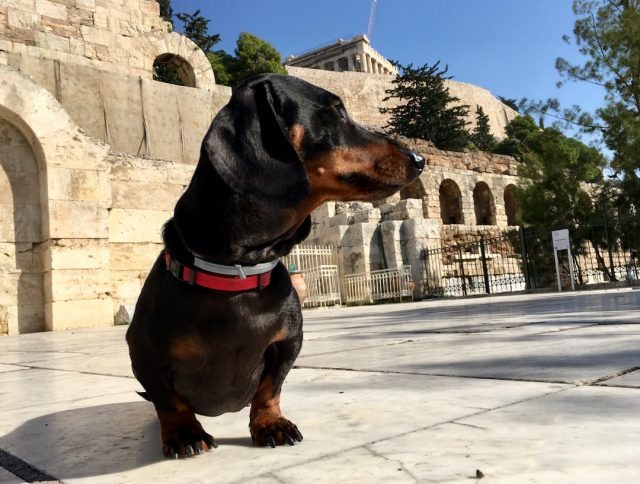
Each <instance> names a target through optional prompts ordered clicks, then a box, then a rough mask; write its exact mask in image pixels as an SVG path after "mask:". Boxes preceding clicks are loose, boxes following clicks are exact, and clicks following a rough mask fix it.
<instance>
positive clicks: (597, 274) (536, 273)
mask: <svg viewBox="0 0 640 484" xmlns="http://www.w3.org/2000/svg"><path fill="white" fill-rule="evenodd" d="M569 235H570V239H571V251H572V254H573V260H572V262H573V266H574V284H575V286H577V287H580V286H582V287H586V286H588V285H597V284H611V283H616V284H618V285H621V284H622V285H640V227H639V225H638V221H637V220H635V219H631V220H617V221H615V222H608V223H596V224H593V225H581V226H576V227H573V228H570V229H569ZM422 260H423V269H424V272H423V278H424V280H423V281H422V282H423V284H422V286H423V287H424V295H425V296H469V295H474V294H483V293H486V294H496V293H501V292H517V291H524V290H535V289H544V288H553V287H555V285H556V275H555V271H556V269H555V261H554V256H553V243H552V238H551V229H547V228H544V229H534V228H520V229H519V230H518V229H514V230H511V231H508V232H505V233H504V234H503V235H500V236H498V237H492V238H484V237H483V236H479V237H478V240H476V241H474V242H471V243H468V244H459V245H457V244H451V245H448V246H443V247H440V248H433V249H428V250H425V251H424V252H423V254H422ZM559 261H560V279H561V281H562V283H563V284H564V285H565V286H570V282H571V281H570V280H569V278H570V275H569V262H568V260H567V252H560V256H559Z"/></svg>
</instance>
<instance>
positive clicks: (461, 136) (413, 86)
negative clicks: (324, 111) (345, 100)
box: [380, 61, 469, 151]
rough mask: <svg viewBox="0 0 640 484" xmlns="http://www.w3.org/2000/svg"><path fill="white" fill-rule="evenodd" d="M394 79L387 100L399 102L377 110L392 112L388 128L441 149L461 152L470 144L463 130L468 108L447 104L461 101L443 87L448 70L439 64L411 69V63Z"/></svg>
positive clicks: (467, 134)
mask: <svg viewBox="0 0 640 484" xmlns="http://www.w3.org/2000/svg"><path fill="white" fill-rule="evenodd" d="M396 65H397V66H398V67H399V68H400V69H401V71H402V74H399V75H398V76H397V77H396V78H395V79H394V80H393V84H394V86H395V87H394V88H393V89H388V90H387V91H386V94H387V97H386V98H384V99H383V101H388V100H389V99H394V98H395V99H398V100H400V104H399V105H398V106H396V107H394V108H380V112H381V113H391V118H390V120H389V124H388V126H386V127H387V128H389V129H390V131H391V132H392V133H396V134H399V135H402V136H406V137H408V138H420V139H425V140H427V141H431V142H433V143H434V144H435V145H436V147H438V148H440V149H443V150H452V151H461V150H462V149H464V148H465V147H466V146H467V144H468V141H469V133H468V132H467V130H466V116H467V113H468V108H469V107H468V106H466V105H456V106H452V107H449V105H450V104H452V103H456V102H458V101H460V100H459V99H458V98H456V97H454V96H452V95H451V94H449V90H448V89H447V87H446V86H445V80H447V79H451V77H445V74H446V73H447V71H448V68H447V67H445V68H444V69H442V70H440V61H438V62H437V63H436V64H435V65H433V66H430V65H428V64H425V65H423V66H422V67H417V68H414V67H413V64H409V65H408V66H401V65H399V64H397V63H396Z"/></svg>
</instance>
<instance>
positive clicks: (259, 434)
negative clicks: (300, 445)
mask: <svg viewBox="0 0 640 484" xmlns="http://www.w3.org/2000/svg"><path fill="white" fill-rule="evenodd" d="M249 429H250V430H251V439H252V440H253V441H254V442H255V443H256V444H257V445H260V446H262V447H266V446H269V447H272V448H274V447H275V446H276V445H283V444H285V443H286V444H289V445H293V443H294V441H297V442H302V434H301V433H300V431H299V430H298V427H296V425H295V424H294V423H293V422H290V421H289V420H287V419H286V418H284V417H280V416H274V417H272V418H269V417H263V418H257V419H255V420H254V421H253V422H251V423H250V424H249Z"/></svg>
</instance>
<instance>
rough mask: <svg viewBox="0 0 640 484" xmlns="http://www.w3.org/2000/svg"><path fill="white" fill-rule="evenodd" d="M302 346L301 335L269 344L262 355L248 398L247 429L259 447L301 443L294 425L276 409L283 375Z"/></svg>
mask: <svg viewBox="0 0 640 484" xmlns="http://www.w3.org/2000/svg"><path fill="white" fill-rule="evenodd" d="M301 347H302V335H301V334H300V336H299V337H295V338H290V339H286V340H283V341H280V342H277V343H274V344H272V345H271V346H269V348H268V349H267V352H266V354H265V368H264V371H263V372H262V377H261V379H260V385H259V386H258V390H257V392H256V394H255V395H254V397H253V399H252V400H251V412H250V414H249V430H250V431H251V438H252V439H253V441H254V442H255V443H256V444H257V445H260V446H270V447H275V446H276V445H282V444H285V443H287V444H289V445H293V443H294V441H297V442H301V441H302V434H301V433H300V431H299V430H298V427H297V426H296V425H295V424H294V423H292V422H290V421H289V420H287V419H286V418H284V417H283V416H282V412H281V411H280V391H281V389H282V383H283V382H284V379H285V377H286V376H287V374H288V373H289V370H291V368H292V367H293V363H294V361H295V359H296V357H297V356H298V353H300V348H301Z"/></svg>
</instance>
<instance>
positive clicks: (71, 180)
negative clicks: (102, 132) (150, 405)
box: [0, 65, 113, 331]
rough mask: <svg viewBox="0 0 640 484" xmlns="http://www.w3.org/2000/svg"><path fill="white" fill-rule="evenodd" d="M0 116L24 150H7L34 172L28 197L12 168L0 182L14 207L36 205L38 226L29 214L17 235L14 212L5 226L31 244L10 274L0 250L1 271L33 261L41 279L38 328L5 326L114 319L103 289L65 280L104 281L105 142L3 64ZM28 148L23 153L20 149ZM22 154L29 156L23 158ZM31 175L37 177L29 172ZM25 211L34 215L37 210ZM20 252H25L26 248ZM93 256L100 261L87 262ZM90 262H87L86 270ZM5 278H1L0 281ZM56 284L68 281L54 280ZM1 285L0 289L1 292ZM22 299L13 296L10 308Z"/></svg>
mask: <svg viewBox="0 0 640 484" xmlns="http://www.w3.org/2000/svg"><path fill="white" fill-rule="evenodd" d="M0 119H2V120H3V121H2V122H3V126H5V130H6V131H7V132H8V133H9V132H11V134H10V135H9V136H11V138H12V139H17V140H18V141H17V142H16V143H18V144H19V145H20V146H21V149H22V151H20V150H17V151H16V150H11V153H15V152H18V153H21V154H20V155H19V156H18V158H19V159H20V160H21V161H19V163H21V165H20V166H23V167H24V166H26V165H25V163H28V165H29V167H30V168H28V169H27V168H25V170H27V172H28V173H30V174H31V173H35V172H37V183H34V182H33V181H32V182H31V183H32V185H33V188H31V189H30V190H29V198H28V199H26V201H21V199H20V197H21V196H22V195H16V193H15V192H16V184H20V183H21V181H20V176H19V175H14V174H13V173H12V174H11V175H6V176H5V181H4V184H5V185H6V184H9V185H11V190H12V194H11V200H12V204H14V206H15V205H16V200H18V203H17V205H19V206H26V205H35V204H36V203H37V205H38V208H39V231H38V230H37V229H34V228H33V226H34V225H38V220H37V219H38V217H36V216H34V215H33V214H32V215H31V216H30V221H29V222H28V223H29V224H31V225H30V227H31V228H30V229H27V230H31V231H32V232H31V234H30V235H31V237H23V236H22V235H21V231H22V230H23V229H21V228H20V227H21V226H22V224H23V221H22V220H21V219H19V218H20V217H22V214H21V213H20V212H19V211H14V216H13V220H12V222H11V224H12V228H10V229H8V230H9V231H10V230H14V232H15V234H18V235H19V236H17V237H16V238H17V239H22V238H26V239H27V240H26V241H25V243H30V244H32V253H31V255H32V257H31V259H32V261H31V262H29V261H26V262H25V261H22V260H19V257H22V255H20V256H18V251H16V256H15V264H14V266H11V265H10V264H11V261H9V266H8V267H9V271H5V267H6V266H5V264H4V262H6V261H4V260H3V259H2V256H1V254H2V253H3V252H2V251H0V275H1V276H4V275H5V273H6V272H10V270H11V268H12V267H13V268H14V270H15V271H16V272H17V270H18V267H17V266H19V267H20V272H25V273H27V274H28V273H29V272H27V270H26V269H25V267H27V268H28V267H29V266H28V264H29V263H31V264H36V261H37V265H33V266H32V267H33V270H34V271H36V272H39V273H40V275H41V277H42V283H41V287H42V291H43V293H44V319H42V318H41V319H40V323H41V326H40V327H37V328H33V327H25V328H22V327H21V326H20V324H18V325H17V327H16V322H15V318H14V323H13V326H12V327H10V328H9V329H13V330H16V331H23V330H24V331H32V330H38V329H48V330H53V329H67V328H70V327H82V326H86V325H94V326H95V325H106V324H113V307H112V302H111V300H110V299H107V298H106V297H104V293H105V291H104V290H102V289H99V290H98V289H95V287H96V286H95V285H92V284H73V283H69V280H70V278H71V279H72V280H73V278H75V280H76V281H77V280H79V279H81V278H84V280H85V281H93V280H95V279H97V278H98V277H103V278H104V276H105V274H106V273H107V272H108V257H102V254H99V253H98V252H97V250H94V248H95V247H97V246H99V245H100V244H105V243H106V241H107V239H108V216H109V212H108V209H109V203H110V197H111V194H110V190H108V172H107V168H108V167H107V164H106V161H105V159H106V155H107V152H108V146H106V145H104V144H102V143H100V142H98V141H95V140H93V139H90V138H89V137H88V136H86V134H85V133H84V132H83V131H81V130H80V129H79V128H78V127H77V126H76V125H75V124H74V123H73V122H72V121H71V118H70V117H69V115H68V114H67V112H66V111H65V110H64V108H62V106H61V105H60V103H59V102H58V101H56V100H55V99H54V98H53V97H52V96H51V94H50V93H49V92H48V91H47V90H46V89H44V88H43V87H42V86H40V85H38V84H36V83H35V82H33V81H32V80H31V79H30V78H29V77H27V76H26V75H24V74H22V73H20V72H18V71H16V70H14V69H12V68H10V67H7V66H1V65H0ZM9 125H10V127H9V128H6V126H9ZM16 133H19V134H20V136H18V135H17V134H16ZM27 145H28V146H29V150H27V149H26V146H27ZM16 146H17V145H16ZM29 152H30V154H29ZM5 159H8V158H5ZM26 159H29V160H30V161H28V162H25V160H26ZM13 161H14V162H15V160H13ZM10 163H11V162H10V161H4V166H3V170H4V172H7V171H15V170H13V168H12V169H9V170H7V168H8V167H9V166H10ZM14 164H15V163H14ZM34 166H35V167H37V168H34ZM23 171H24V170H23ZM30 176H31V175H30ZM31 178H32V179H35V176H31ZM20 190H22V188H20ZM36 194H37V195H36ZM36 200H37V202H36ZM12 210H13V208H12ZM31 210H32V212H33V210H35V208H33V209H31ZM2 212H3V213H4V210H3V211H2ZM34 220H35V222H34ZM6 231H7V230H6V229H5V232H6ZM34 239H35V240H34ZM18 242H20V243H21V242H22V241H21V240H18ZM38 242H39V243H38ZM34 244H35V245H34ZM7 246H8V247H9V248H11V246H13V247H14V250H16V249H15V248H16V247H18V246H17V245H16V243H15V241H13V242H8V245H7ZM18 249H19V247H18ZM36 252H37V253H36ZM25 254H27V256H29V252H28V251H27V252H26V253H25ZM91 258H93V261H95V260H99V262H98V263H94V262H91V260H90V259H91ZM21 264H26V265H21ZM89 264H92V266H91V267H89ZM4 279H5V278H4V277H0V280H4ZM32 279H33V280H32V281H31V282H32V283H33V284H37V282H33V281H35V280H36V279H37V277H36V276H34V277H33V278H32ZM59 281H66V282H65V283H57V282H59ZM19 287H21V286H19ZM2 290H3V288H0V292H2ZM25 290H29V288H26V289H25ZM64 290H66V291H67V292H66V293H64V294H63V293H62V292H61V291H64ZM21 299H22V297H21V296H20V295H18V294H16V298H15V300H16V306H17V305H19V304H18V300H21ZM0 306H2V303H1V302H0ZM71 307H74V308H80V307H82V310H76V311H70V310H69V308H71ZM14 313H17V310H14ZM87 314H91V320H87V318H86V315H87ZM3 315H4V316H3ZM7 315H10V311H7V310H6V309H3V308H2V307H0V319H1V318H2V317H5V319H6V317H7ZM43 321H44V324H43V325H42V322H43ZM18 322H19V321H18Z"/></svg>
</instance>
